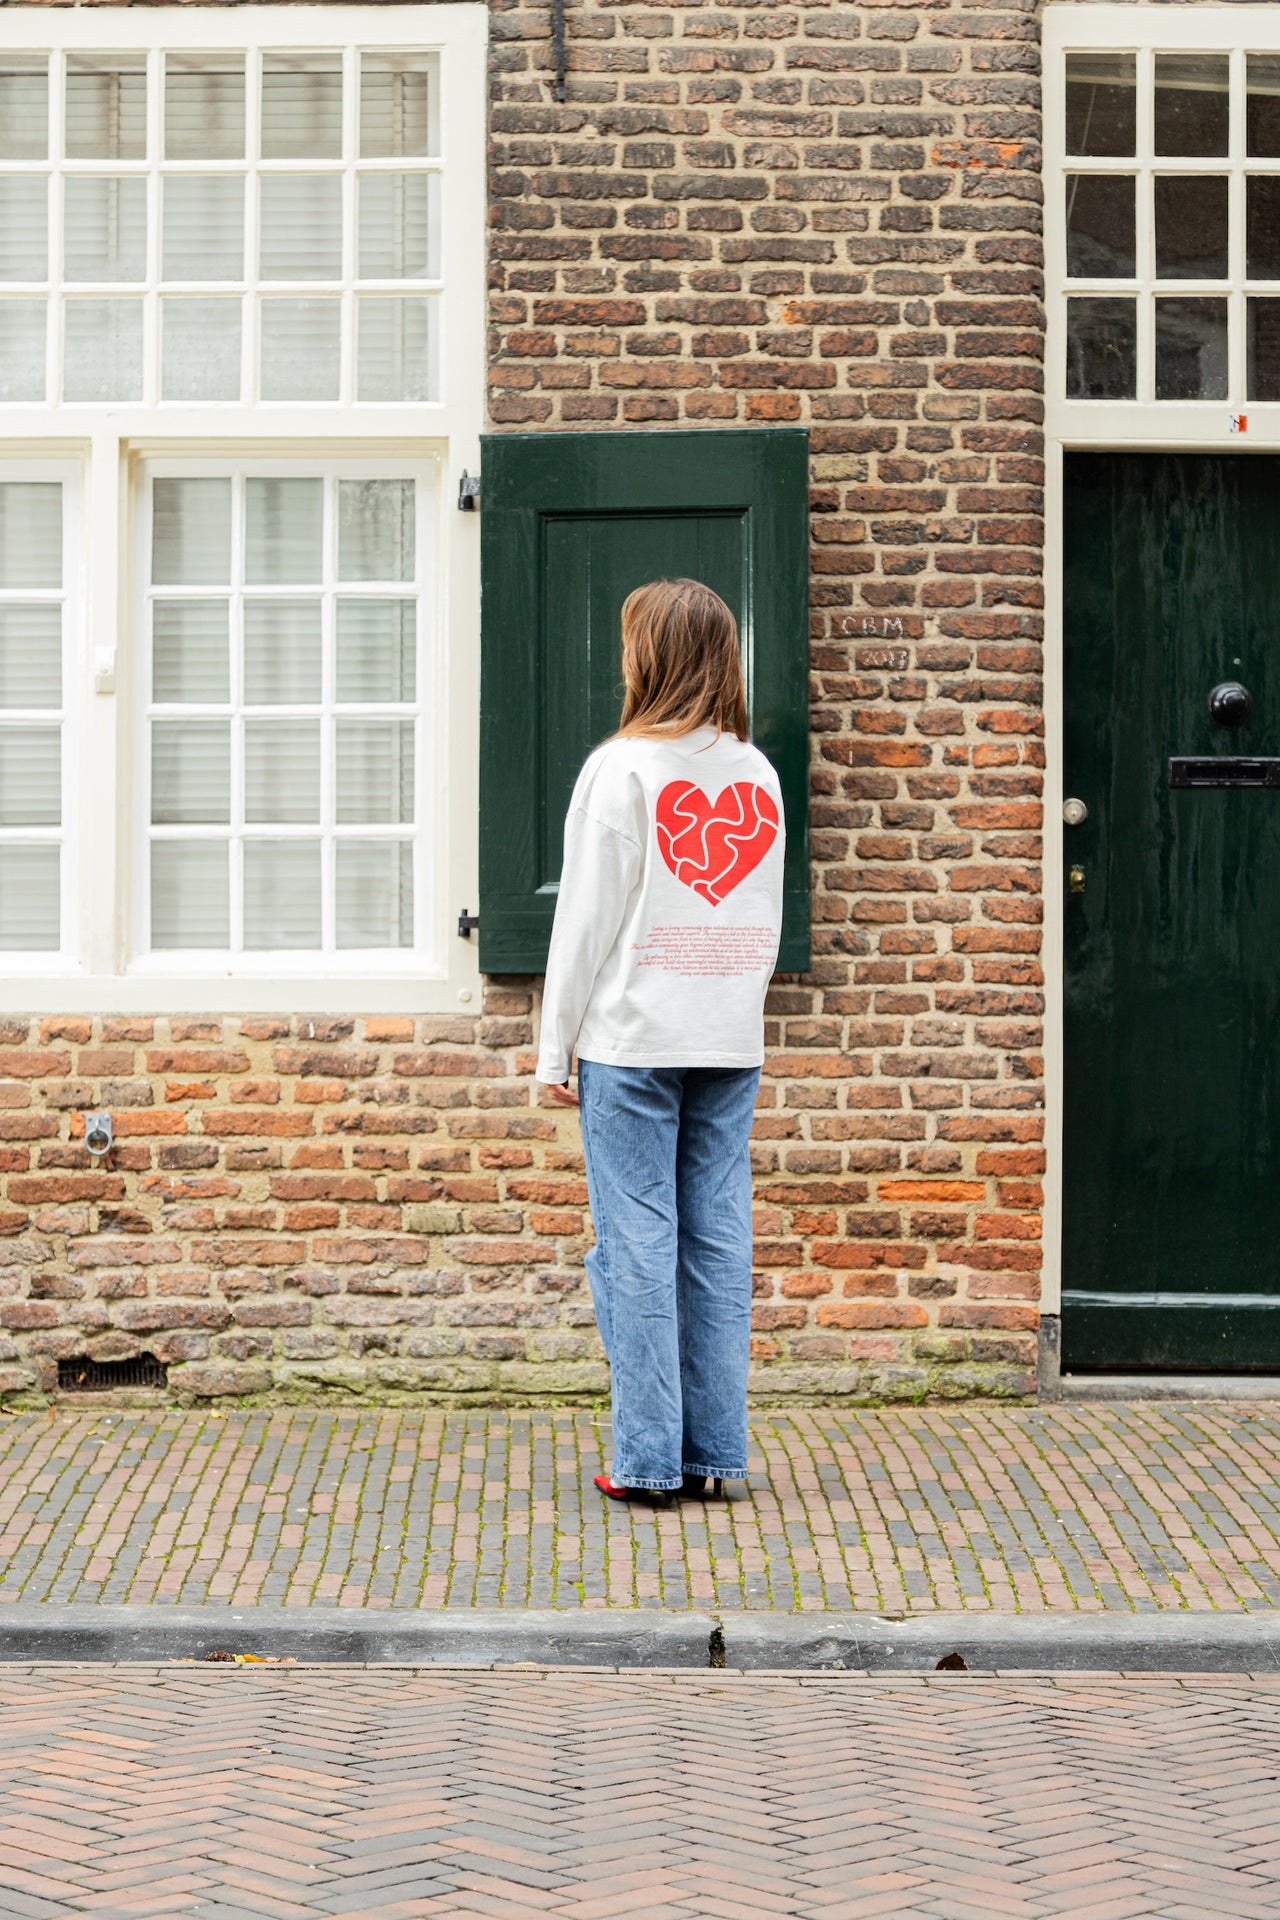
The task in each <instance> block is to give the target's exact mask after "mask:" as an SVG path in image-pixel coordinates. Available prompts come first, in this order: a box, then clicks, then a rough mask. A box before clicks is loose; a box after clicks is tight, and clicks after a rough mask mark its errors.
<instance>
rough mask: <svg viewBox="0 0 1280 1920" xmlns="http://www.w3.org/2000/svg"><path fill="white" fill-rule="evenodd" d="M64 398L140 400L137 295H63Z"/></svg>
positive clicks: (73, 399) (140, 315) (140, 316)
mask: <svg viewBox="0 0 1280 1920" xmlns="http://www.w3.org/2000/svg"><path fill="white" fill-rule="evenodd" d="M62 392H63V398H64V399H66V400H72V401H75V400H141V398H142V302H141V300H68V301H67V304H66V310H65V312H64V314H63V367H62Z"/></svg>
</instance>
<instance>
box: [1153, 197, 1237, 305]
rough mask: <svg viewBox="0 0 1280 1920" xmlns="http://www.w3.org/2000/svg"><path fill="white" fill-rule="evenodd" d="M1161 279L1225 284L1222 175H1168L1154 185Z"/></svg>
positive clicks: (1157, 276) (1158, 267) (1225, 218)
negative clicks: (1211, 281) (1208, 281)
mask: <svg viewBox="0 0 1280 1920" xmlns="http://www.w3.org/2000/svg"><path fill="white" fill-rule="evenodd" d="M1155 204H1156V278H1157V279H1158V280H1225V279H1226V277H1227V183H1226V180H1225V179H1224V178H1223V177H1222V176H1221V175H1219V174H1203V175H1196V174H1163V175H1158V176H1157V178H1156V181H1155Z"/></svg>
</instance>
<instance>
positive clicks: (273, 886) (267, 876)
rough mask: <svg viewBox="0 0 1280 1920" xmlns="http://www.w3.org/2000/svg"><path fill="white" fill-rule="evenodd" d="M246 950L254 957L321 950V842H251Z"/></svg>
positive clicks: (248, 847) (246, 855) (247, 848)
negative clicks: (289, 950)
mask: <svg viewBox="0 0 1280 1920" xmlns="http://www.w3.org/2000/svg"><path fill="white" fill-rule="evenodd" d="M244 944H245V946H246V948H248V949H249V951H250V952H269V951H271V949H273V948H275V947H318V946H319V945H320V843H319V841H318V840H247V841H246V842H245V848H244Z"/></svg>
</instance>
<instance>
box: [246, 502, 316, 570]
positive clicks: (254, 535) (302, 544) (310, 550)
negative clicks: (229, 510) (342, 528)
mask: <svg viewBox="0 0 1280 1920" xmlns="http://www.w3.org/2000/svg"><path fill="white" fill-rule="evenodd" d="M323 529H324V482H323V481H322V480H257V479H250V480H246V481H245V579H246V580H250V581H252V582H253V583H254V585H255V586H285V585H288V584H290V583H291V582H293V581H304V580H305V581H312V580H319V579H320V577H321V573H322V570H323V559H322V555H321V539H322V534H323Z"/></svg>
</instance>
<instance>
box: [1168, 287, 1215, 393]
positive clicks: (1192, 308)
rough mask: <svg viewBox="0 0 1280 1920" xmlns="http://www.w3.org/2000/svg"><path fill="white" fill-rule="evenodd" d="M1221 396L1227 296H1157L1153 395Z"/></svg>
mask: <svg viewBox="0 0 1280 1920" xmlns="http://www.w3.org/2000/svg"><path fill="white" fill-rule="evenodd" d="M1226 397H1227V303H1226V301H1225V300H1157V301H1156V399H1157V400H1225V399H1226Z"/></svg>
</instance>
